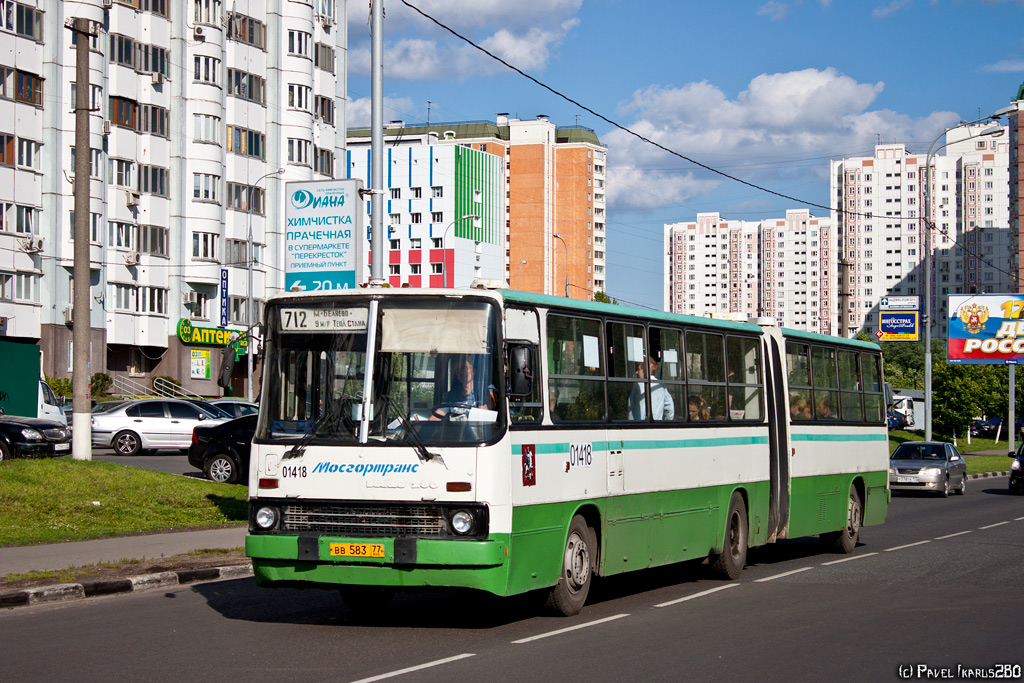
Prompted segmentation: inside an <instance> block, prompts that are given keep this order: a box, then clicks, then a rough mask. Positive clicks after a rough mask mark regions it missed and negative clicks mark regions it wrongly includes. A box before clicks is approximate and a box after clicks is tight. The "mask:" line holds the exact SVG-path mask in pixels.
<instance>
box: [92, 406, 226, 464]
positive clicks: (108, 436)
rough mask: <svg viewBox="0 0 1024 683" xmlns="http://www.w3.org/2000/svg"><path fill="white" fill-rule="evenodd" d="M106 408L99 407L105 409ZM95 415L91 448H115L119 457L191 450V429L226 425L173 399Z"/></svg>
mask: <svg viewBox="0 0 1024 683" xmlns="http://www.w3.org/2000/svg"><path fill="white" fill-rule="evenodd" d="M103 405H105V404H102V403H101V404H100V406H103ZM98 408H99V406H97V409H96V410H93V412H92V445H93V446H94V447H99V448H113V449H114V450H115V451H117V454H118V455H137V454H138V453H139V452H140V451H143V450H150V451H155V450H158V449H161V448H178V449H183V450H185V449H188V447H189V446H191V445H192V428H193V427H195V426H196V425H198V424H199V423H200V422H202V424H216V423H218V422H224V421H226V418H222V417H220V416H218V415H215V414H214V413H211V412H210V411H208V410H206V409H205V408H203V407H201V406H197V405H195V404H192V403H189V402H188V401H182V400H179V399H173V398H151V399H139V400H136V401H125V402H123V403H121V404H119V405H116V406H114V407H113V408H111V409H109V410H102V411H101V410H99V409H98Z"/></svg>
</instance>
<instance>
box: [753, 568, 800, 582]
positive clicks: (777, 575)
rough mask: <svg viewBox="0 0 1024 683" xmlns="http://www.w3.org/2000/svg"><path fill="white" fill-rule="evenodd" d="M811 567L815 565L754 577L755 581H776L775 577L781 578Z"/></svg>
mask: <svg viewBox="0 0 1024 683" xmlns="http://www.w3.org/2000/svg"><path fill="white" fill-rule="evenodd" d="M811 569H814V567H801V568H800V569H794V570H793V571H791V572H782V573H781V574H776V575H775V576H766V577H764V578H763V579H754V583H764V582H765V581H774V580H775V579H781V578H782V577H784V576H791V575H793V574H799V573H800V572H806V571H810V570H811Z"/></svg>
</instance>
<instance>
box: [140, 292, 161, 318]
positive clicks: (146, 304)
mask: <svg viewBox="0 0 1024 683" xmlns="http://www.w3.org/2000/svg"><path fill="white" fill-rule="evenodd" d="M139 312H140V313H156V314H157V315H167V290H166V289H163V288H162V287H139Z"/></svg>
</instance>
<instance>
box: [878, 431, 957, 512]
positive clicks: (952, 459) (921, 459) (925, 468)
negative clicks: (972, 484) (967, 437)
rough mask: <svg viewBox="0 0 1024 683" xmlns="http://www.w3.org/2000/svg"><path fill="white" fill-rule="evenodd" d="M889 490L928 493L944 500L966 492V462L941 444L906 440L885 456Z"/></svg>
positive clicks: (950, 447) (947, 446)
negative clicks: (954, 494) (949, 496)
mask: <svg viewBox="0 0 1024 683" xmlns="http://www.w3.org/2000/svg"><path fill="white" fill-rule="evenodd" d="M889 488H890V489H892V490H893V491H929V492H933V493H938V494H939V495H940V496H942V497H943V498H945V497H946V496H948V495H949V492H950V491H955V492H956V493H959V494H960V495H963V494H965V493H967V463H966V462H965V461H964V456H962V455H960V451H958V450H957V449H956V447H955V446H953V444H951V443H946V442H943V441H906V442H904V443H901V444H900V445H899V447H897V448H896V450H895V451H893V454H892V455H891V456H889Z"/></svg>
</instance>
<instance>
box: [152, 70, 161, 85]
mask: <svg viewBox="0 0 1024 683" xmlns="http://www.w3.org/2000/svg"><path fill="white" fill-rule="evenodd" d="M163 82H164V75H163V74H162V73H160V72H159V71H154V72H153V85H163Z"/></svg>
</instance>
